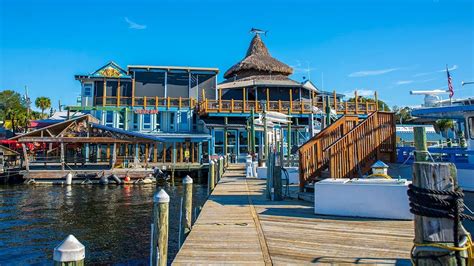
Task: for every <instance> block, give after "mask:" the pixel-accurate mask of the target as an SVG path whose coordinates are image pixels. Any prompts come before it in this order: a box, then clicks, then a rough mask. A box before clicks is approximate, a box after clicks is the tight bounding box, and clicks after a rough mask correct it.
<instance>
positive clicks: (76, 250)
mask: <svg viewBox="0 0 474 266" xmlns="http://www.w3.org/2000/svg"><path fill="white" fill-rule="evenodd" d="M85 257H86V249H85V247H84V245H83V244H81V242H79V240H77V238H75V237H74V236H73V235H68V236H67V237H66V238H65V239H64V240H63V241H62V242H61V243H60V244H59V245H58V246H56V247H55V248H54V253H53V260H54V265H56V266H59V265H61V266H69V265H75V266H83V265H84V259H85Z"/></svg>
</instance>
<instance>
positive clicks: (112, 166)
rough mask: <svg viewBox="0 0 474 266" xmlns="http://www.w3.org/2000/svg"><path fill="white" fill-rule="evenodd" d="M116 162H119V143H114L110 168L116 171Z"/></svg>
mask: <svg viewBox="0 0 474 266" xmlns="http://www.w3.org/2000/svg"><path fill="white" fill-rule="evenodd" d="M115 162H117V143H115V142H114V144H113V151H112V165H111V167H110V168H112V169H114V167H115Z"/></svg>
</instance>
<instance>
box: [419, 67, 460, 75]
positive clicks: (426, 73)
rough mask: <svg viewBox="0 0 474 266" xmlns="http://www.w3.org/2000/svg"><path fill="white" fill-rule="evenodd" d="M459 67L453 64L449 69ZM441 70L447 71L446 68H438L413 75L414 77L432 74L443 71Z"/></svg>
mask: <svg viewBox="0 0 474 266" xmlns="http://www.w3.org/2000/svg"><path fill="white" fill-rule="evenodd" d="M458 68H459V67H458V65H453V66H452V67H450V68H448V70H449V71H453V70H456V69H458ZM441 72H446V68H444V69H440V70H436V71H432V72H423V73H418V74H415V75H413V77H422V76H427V75H431V74H435V73H441Z"/></svg>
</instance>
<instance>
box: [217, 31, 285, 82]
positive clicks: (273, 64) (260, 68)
mask: <svg viewBox="0 0 474 266" xmlns="http://www.w3.org/2000/svg"><path fill="white" fill-rule="evenodd" d="M291 74H293V69H292V68H291V67H290V66H288V65H287V64H284V63H282V62H280V61H278V60H277V59H275V58H273V57H272V56H271V55H270V52H268V49H267V47H266V46H265V44H264V43H263V41H262V39H261V38H260V35H259V34H256V35H255V36H254V37H253V39H252V41H251V42H250V45H249V48H248V50H247V54H246V55H245V58H244V59H242V60H241V61H240V62H238V63H237V64H235V65H233V66H232V67H231V68H229V70H227V71H226V72H225V73H224V78H226V79H230V78H233V77H234V76H237V79H238V78H239V77H247V76H252V75H283V76H289V75H291Z"/></svg>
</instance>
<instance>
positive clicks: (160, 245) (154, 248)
mask: <svg viewBox="0 0 474 266" xmlns="http://www.w3.org/2000/svg"><path fill="white" fill-rule="evenodd" d="M169 203H170V197H169V196H168V194H167V193H166V192H165V190H163V189H161V190H160V191H158V192H157V193H156V194H155V196H154V197H153V223H152V224H151V248H150V249H151V256H150V265H159V266H165V265H166V264H167V262H168V219H169V218H168V216H169Z"/></svg>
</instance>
